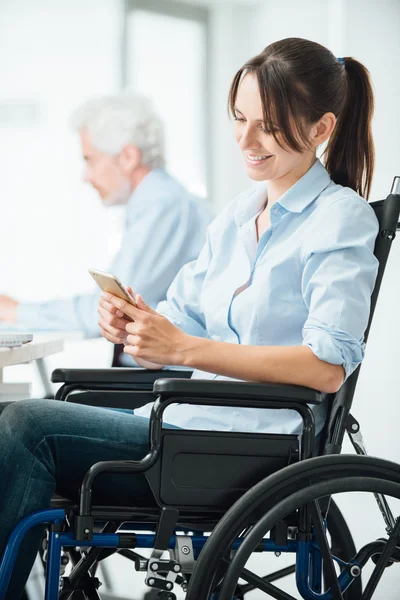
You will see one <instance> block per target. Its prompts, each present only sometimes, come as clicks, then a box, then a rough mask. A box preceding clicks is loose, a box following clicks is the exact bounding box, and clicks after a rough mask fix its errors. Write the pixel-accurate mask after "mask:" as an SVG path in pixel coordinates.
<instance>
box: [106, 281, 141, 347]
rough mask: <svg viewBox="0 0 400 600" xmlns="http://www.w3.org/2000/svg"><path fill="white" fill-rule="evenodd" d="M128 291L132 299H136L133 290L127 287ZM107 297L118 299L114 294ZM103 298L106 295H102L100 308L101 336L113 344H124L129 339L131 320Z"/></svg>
mask: <svg viewBox="0 0 400 600" xmlns="http://www.w3.org/2000/svg"><path fill="white" fill-rule="evenodd" d="M127 290H128V292H129V293H130V295H131V296H132V298H134V297H135V296H134V293H133V291H132V288H130V287H127ZM105 295H106V296H108V297H113V298H116V296H113V295H112V294H105ZM103 296H104V294H101V296H100V300H99V307H98V313H99V315H100V319H99V325H100V330H101V335H102V336H103V337H105V338H106V340H108V341H109V342H112V343H113V344H124V343H126V338H127V337H128V333H127V331H126V326H127V324H128V323H130V319H129V318H127V317H126V315H125V313H123V312H122V310H119V309H118V308H117V307H116V306H114V304H112V303H111V302H109V301H107V300H106V299H105V298H104V297H103ZM127 304H128V303H127Z"/></svg>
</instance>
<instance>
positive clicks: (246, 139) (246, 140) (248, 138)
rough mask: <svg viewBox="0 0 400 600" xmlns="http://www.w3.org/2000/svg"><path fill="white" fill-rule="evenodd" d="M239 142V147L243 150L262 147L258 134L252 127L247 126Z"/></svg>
mask: <svg viewBox="0 0 400 600" xmlns="http://www.w3.org/2000/svg"><path fill="white" fill-rule="evenodd" d="M238 143H239V148H240V149H241V150H246V149H248V148H259V147H260V143H259V141H258V140H257V136H256V135H255V132H254V130H252V129H251V128H250V127H248V128H246V129H245V130H244V131H243V133H242V135H241V137H240V139H239V140H238Z"/></svg>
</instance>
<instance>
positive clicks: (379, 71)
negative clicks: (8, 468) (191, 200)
mask: <svg viewBox="0 0 400 600" xmlns="http://www.w3.org/2000/svg"><path fill="white" fill-rule="evenodd" d="M399 30H400V2H399V1H398V0H279V1H278V0H275V1H272V0H264V1H257V2H256V1H254V2H253V1H252V0H247V1H244V0H243V1H239V0H238V1H229V0H226V1H225V0H214V1H212V0H209V1H206V0H204V1H203V0H197V1H194V0H193V1H191V2H184V1H181V2H178V1H177V2H170V1H169V0H165V1H163V0H158V1H154V0H146V1H134V2H122V1H121V0H68V1H66V0H65V1H62V0H0V49H1V51H0V73H1V80H2V85H1V86H0V168H1V174H2V186H1V191H2V194H1V196H2V201H1V203H2V204H1V207H2V212H1V215H2V217H1V218H0V256H1V257H2V260H1V261H0V293H9V294H10V295H13V296H15V297H16V298H17V299H21V300H45V299H47V298H49V297H56V296H61V295H65V294H72V293H77V292H81V291H87V290H89V289H91V281H90V278H89V276H88V274H87V267H88V266H95V267H97V268H106V267H107V265H108V263H109V262H110V255H111V253H112V252H114V251H115V250H116V248H117V245H118V240H119V235H120V231H121V217H122V214H121V211H120V210H118V209H108V210H106V209H104V208H103V207H102V206H101V204H100V202H99V200H98V198H97V196H96V193H95V192H94V191H93V190H92V189H91V188H90V187H88V186H85V185H84V184H83V183H82V181H81V175H82V169H83V165H82V161H81V157H80V152H79V146H78V140H77V138H76V136H75V134H74V133H72V132H71V131H70V129H69V126H68V118H69V115H70V113H71V111H72V110H73V109H74V108H75V106H76V105H78V104H79V103H81V102H83V101H84V100H85V99H86V98H88V97H90V96H91V95H94V94H102V93H112V92H116V91H117V90H119V89H121V88H122V87H124V86H126V85H129V86H132V87H134V88H136V89H138V90H141V91H143V92H145V93H147V94H148V95H150V96H151V97H152V98H153V101H154V103H155V105H156V107H157V108H158V110H159V111H160V113H161V114H162V116H163V118H164V119H165V121H166V130H167V163H168V168H169V170H170V171H171V172H172V173H173V174H174V175H175V176H176V177H178V178H179V179H180V180H181V181H182V182H183V183H184V184H186V185H187V186H188V187H190V188H191V189H192V190H193V191H194V192H196V193H197V194H199V195H203V196H207V197H208V198H209V199H210V200H211V202H212V204H213V206H214V208H215V210H216V211H217V212H218V211H219V210H220V209H221V208H223V207H224V206H225V205H226V204H227V203H228V202H229V201H230V200H231V199H232V197H234V196H235V195H236V194H238V193H239V192H240V191H242V190H243V189H244V188H245V187H246V186H248V185H249V183H250V182H249V181H248V180H247V178H246V176H245V174H244V168H243V165H242V161H241V158H240V155H239V153H238V151H237V148H236V147H235V144H234V141H233V136H232V131H231V124H230V122H229V119H228V117H227V111H226V100H227V92H228V88H229V84H230V81H231V79H232V76H233V75H234V73H235V71H236V70H237V69H238V68H239V67H240V66H241V65H242V63H243V62H244V61H245V60H247V59H248V58H249V57H250V56H252V55H254V54H256V53H258V52H259V51H260V50H261V49H262V48H263V47H265V46H266V45H268V44H269V43H270V42H272V41H274V40H277V39H280V38H283V37H288V36H297V37H305V38H309V39H313V40H315V41H318V42H320V43H322V44H324V45H326V46H328V47H329V48H330V49H331V50H332V51H333V52H334V53H335V54H336V55H337V56H348V55H351V56H354V57H356V58H358V59H359V60H361V61H362V62H364V63H365V65H366V66H367V67H368V68H369V70H370V72H371V76H372V80H373V83H374V88H375V94H376V113H375V118H374V135H375V142H376V172H375V178H374V184H373V190H372V199H379V198H383V197H384V196H386V194H387V193H388V192H389V189H390V186H391V182H392V179H393V177H394V175H400V148H399V134H400V122H399V121H400V117H399V110H398V98H399V97H400V78H399V76H398V73H399V70H398V65H399V63H400V35H399ZM399 273H400V241H399V240H396V241H395V243H394V245H393V251H392V255H391V258H390V260H389V264H388V267H387V276H386V279H385V282H384V284H383V288H382V292H381V296H380V300H379V305H378V308H377V312H376V317H375V322H374V326H373V328H372V332H371V336H370V341H369V346H368V351H367V356H366V359H365V363H364V366H363V369H362V373H361V377H360V380H359V385H358V389H357V394H356V399H355V407H354V413H355V415H356V416H357V418H358V419H359V420H360V422H361V425H362V430H363V433H364V436H365V438H366V441H367V444H368V449H369V451H370V453H371V454H373V455H377V456H381V457H385V458H389V459H393V460H396V461H397V462H400V446H399V443H398V425H397V424H398V422H399V418H400V408H399V406H400V403H399V385H398V372H397V368H398V347H399V335H400V334H399V329H398V307H399V306H400V275H399ZM109 360H110V348H109V347H108V345H107V344H106V343H103V340H96V341H90V342H83V343H80V344H78V343H73V344H69V345H68V347H67V350H66V352H65V353H63V354H62V355H58V356H57V357H54V358H52V359H51V360H50V361H49V365H50V368H53V367H55V366H68V365H70V366H72V365H73V364H75V365H77V366H78V365H81V366H83V365H84V364H85V365H89V364H90V365H92V366H96V365H98V366H107V365H108V364H109ZM34 391H35V392H36V393H37V394H40V393H41V389H40V384H39V382H38V380H36V383H35V386H34ZM342 504H343V506H344V510H345V512H346V515H348V517H349V522H350V523H351V524H352V528H353V532H354V535H355V537H356V540H363V539H364V537H365V532H366V530H367V531H368V532H369V531H372V530H374V532H375V530H376V535H377V536H380V535H382V534H383V528H381V529H380V528H379V527H380V525H381V523H380V519H381V518H380V515H379V513H378V510H377V509H376V508H375V507H371V508H370V509H369V510H367V509H366V508H365V502H364V501H363V500H362V499H359V500H357V502H355V501H354V500H352V501H350V500H349V501H347V500H346V499H344V500H343V501H342ZM374 535H375V533H374ZM121 560H122V559H121ZM258 561H259V562H260V558H258ZM280 561H281V562H278V566H279V567H281V566H283V564H284V562H283V561H284V559H283V558H281V559H280ZM122 564H123V566H125V570H124V571H123V575H122V574H121V573H120V575H119V577H118V584H116V585H118V586H119V589H120V592H121V594H122V593H125V594H126V595H127V597H131V591H132V577H133V575H132V569H131V568H130V567H129V566H128V565H126V564H125V563H124V562H123V563H122ZM259 566H260V569H261V571H262V568H261V565H259ZM265 571H267V569H265ZM131 576H132V577H131ZM386 579H387V583H386V587H383V588H380V591H379V592H378V593H377V594H376V595H375V596H374V598H375V597H376V598H377V600H380V599H382V600H383V599H385V600H391V599H393V600H394V599H395V598H398V589H399V583H400V570H399V568H397V569H396V567H393V568H392V569H390V570H388V571H387V574H386ZM135 581H136V580H135ZM138 585H139V584H138ZM396 588H397V589H396ZM136 589H140V588H136ZM291 593H294V591H293V590H291ZM136 595H137V596H138V595H139V592H138V593H137V594H136ZM135 597H136V596H135ZM254 597H256V596H254Z"/></svg>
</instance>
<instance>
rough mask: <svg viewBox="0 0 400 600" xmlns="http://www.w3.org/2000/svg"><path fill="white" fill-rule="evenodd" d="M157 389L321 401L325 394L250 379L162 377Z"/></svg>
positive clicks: (167, 392)
mask: <svg viewBox="0 0 400 600" xmlns="http://www.w3.org/2000/svg"><path fill="white" fill-rule="evenodd" d="M153 392H154V393H155V394H157V395H161V396H164V397H165V396H169V397H188V398H231V399H236V398H237V399H240V398H242V399H249V400H251V399H253V400H254V399H257V398H259V399H260V400H261V399H264V400H265V399H269V400H282V399H284V400H290V401H291V402H302V403H307V404H320V403H321V402H322V394H321V392H318V391H317V390H313V389H311V388H307V387H302V386H299V385H286V384H277V383H251V382H246V381H223V380H222V381H215V380H213V381H210V380H207V379H175V378H171V379H164V378H163V379H158V380H157V381H156V382H155V383H154V387H153Z"/></svg>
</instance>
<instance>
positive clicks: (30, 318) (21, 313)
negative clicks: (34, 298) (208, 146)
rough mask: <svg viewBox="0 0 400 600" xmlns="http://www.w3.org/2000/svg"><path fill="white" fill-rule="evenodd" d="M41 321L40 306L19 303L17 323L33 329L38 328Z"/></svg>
mask: <svg viewBox="0 0 400 600" xmlns="http://www.w3.org/2000/svg"><path fill="white" fill-rule="evenodd" d="M40 320H41V304H39V303H36V302H35V303H33V302H32V303H27V302H20V303H19V304H18V306H17V323H18V324H21V325H26V326H27V327H33V326H34V324H36V328H37V327H38V325H39V323H40Z"/></svg>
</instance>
